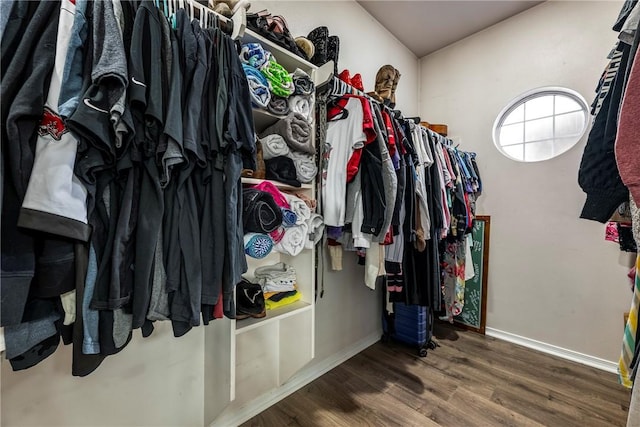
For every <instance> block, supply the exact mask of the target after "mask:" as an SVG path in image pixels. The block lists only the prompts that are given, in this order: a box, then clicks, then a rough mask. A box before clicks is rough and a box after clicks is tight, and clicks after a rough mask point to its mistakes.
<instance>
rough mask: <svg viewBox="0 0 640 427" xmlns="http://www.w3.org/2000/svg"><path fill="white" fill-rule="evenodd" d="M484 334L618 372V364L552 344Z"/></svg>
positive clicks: (488, 330) (494, 331) (493, 331)
mask: <svg viewBox="0 0 640 427" xmlns="http://www.w3.org/2000/svg"><path fill="white" fill-rule="evenodd" d="M485 332H486V334H487V335H488V336H490V337H493V338H497V339H499V340H503V341H508V342H512V343H514V344H519V345H521V346H523V347H527V348H531V349H533V350H538V351H541V352H543V353H547V354H551V355H552V356H558V357H561V358H563V359H567V360H571V361H572V362H577V363H581V364H583V365H587V366H591V367H592V368H597V369H601V370H603V371H607V372H612V373H614V374H615V373H617V372H618V364H617V363H616V362H611V361H609V360H605V359H600V358H599V357H594V356H589V355H588V354H584V353H579V352H577V351H573V350H569V349H566V348H562V347H558V346H556V345H553V344H547V343H544V342H542V341H537V340H533V339H531V338H527V337H523V336H520V335H516V334H512V333H511V332H505V331H501V330H499V329H493V328H486V331H485Z"/></svg>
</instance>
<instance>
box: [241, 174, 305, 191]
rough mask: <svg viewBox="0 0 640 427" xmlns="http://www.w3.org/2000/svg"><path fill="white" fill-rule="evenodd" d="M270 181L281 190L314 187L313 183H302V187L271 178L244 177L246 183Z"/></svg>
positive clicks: (243, 181)
mask: <svg viewBox="0 0 640 427" xmlns="http://www.w3.org/2000/svg"><path fill="white" fill-rule="evenodd" d="M264 181H269V182H271V183H272V184H273V185H275V186H276V187H277V188H278V189H280V190H311V189H312V188H313V185H312V184H302V186H301V187H294V186H293V185H289V184H285V183H283V182H279V181H274V180H271V179H258V178H245V177H242V184H245V185H258V184H260V183H261V182H264Z"/></svg>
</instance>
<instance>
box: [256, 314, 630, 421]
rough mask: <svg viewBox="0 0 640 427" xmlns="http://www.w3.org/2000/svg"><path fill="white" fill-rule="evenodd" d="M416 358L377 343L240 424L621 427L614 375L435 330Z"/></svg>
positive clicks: (625, 404)
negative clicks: (430, 346) (433, 343)
mask: <svg viewBox="0 0 640 427" xmlns="http://www.w3.org/2000/svg"><path fill="white" fill-rule="evenodd" d="M436 340H437V341H438V342H439V343H440V347H438V348H437V349H435V350H429V354H428V356H427V357H425V358H420V357H417V355H416V350H415V349H413V348H410V347H405V346H403V345H401V344H396V343H389V344H382V343H380V342H379V343H377V344H375V345H373V346H371V347H369V348H368V349H367V350H365V351H363V352H362V353H360V354H358V355H356V356H355V357H353V358H351V359H350V360H348V361H347V362H345V363H343V364H342V365H340V366H338V367H336V368H335V369H333V370H332V371H330V372H328V373H327V374H325V375H323V376H322V377H320V378H318V379H317V380H315V381H313V382H312V383H310V384H309V385H307V386H306V387H304V388H302V389H300V390H298V391H297V392H296V393H294V394H292V395H291V396H289V397H287V398H286V399H284V400H282V401H281V402H279V403H278V404H276V405H274V406H272V407H271V408H269V409H267V410H266V411H264V412H263V413H261V414H260V415H258V416H256V417H254V418H253V419H251V420H249V421H247V422H246V423H245V424H243V427H258V426H265V427H270V426H303V427H315V426H345V427H347V426H348V427H351V426H456V427H457V426H464V427H467V426H482V427H484V426H540V425H544V426H562V427H567V426H624V425H625V424H626V419H627V411H628V409H629V397H630V395H629V392H628V391H627V390H625V389H624V388H623V387H622V386H620V385H619V384H618V383H617V379H616V376H615V375H614V374H610V373H607V372H603V371H600V370H598V369H594V368H589V367H586V366H583V365H580V364H577V363H573V362H569V361H566V360H564V359H559V358H556V357H553V356H549V355H546V354H544V353H539V352H536V351H533V350H529V349H527V348H524V347H521V346H518V345H515V344H511V343H507V342H504V341H500V340H496V339H493V338H490V337H484V336H481V335H478V334H475V333H472V332H466V331H461V330H458V329H455V328H453V327H451V326H449V325H443V324H440V325H438V327H437V329H436Z"/></svg>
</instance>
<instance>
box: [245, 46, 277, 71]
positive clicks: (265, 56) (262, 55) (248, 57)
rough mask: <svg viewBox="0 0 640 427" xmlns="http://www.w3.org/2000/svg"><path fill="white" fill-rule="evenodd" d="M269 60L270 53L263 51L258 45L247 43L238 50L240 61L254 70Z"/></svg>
mask: <svg viewBox="0 0 640 427" xmlns="http://www.w3.org/2000/svg"><path fill="white" fill-rule="evenodd" d="M269 58H271V52H269V51H268V50H265V49H264V48H263V47H262V45H261V44H260V43H247V44H244V45H242V49H240V61H242V63H243V64H247V65H250V66H252V67H254V68H260V67H262V66H263V65H264V64H266V63H267V62H268V61H269Z"/></svg>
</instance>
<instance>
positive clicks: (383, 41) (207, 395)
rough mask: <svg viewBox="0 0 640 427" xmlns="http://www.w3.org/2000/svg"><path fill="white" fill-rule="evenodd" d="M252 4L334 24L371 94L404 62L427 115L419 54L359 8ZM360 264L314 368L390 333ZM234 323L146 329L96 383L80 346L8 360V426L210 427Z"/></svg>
mask: <svg viewBox="0 0 640 427" xmlns="http://www.w3.org/2000/svg"><path fill="white" fill-rule="evenodd" d="M252 3H253V6H252V10H253V11H258V10H261V9H262V8H269V10H271V11H272V12H274V13H276V14H282V15H284V16H285V17H286V19H287V21H288V23H289V25H290V28H291V31H292V33H293V34H294V35H306V34H307V33H308V32H309V31H310V30H311V29H313V28H315V27H316V26H318V25H327V26H328V27H329V30H330V33H331V34H336V35H338V36H339V37H340V39H341V43H342V44H341V47H340V60H339V65H340V69H341V70H342V69H343V68H349V70H351V73H352V74H355V73H357V72H360V73H361V74H362V75H363V80H364V84H365V89H366V90H373V86H374V82H375V75H376V72H377V70H378V69H379V68H380V66H382V65H384V64H387V63H388V64H392V65H394V66H395V67H396V68H397V69H399V70H400V71H401V73H402V78H401V79H400V83H399V86H398V91H397V100H398V102H397V104H398V107H399V108H401V109H402V110H403V111H404V112H405V114H406V115H415V114H417V112H418V60H417V58H416V57H415V56H414V55H413V54H412V53H411V52H410V51H409V50H408V49H406V48H405V47H404V46H403V45H402V44H400V42H398V41H397V40H396V39H395V38H393V37H392V36H391V35H390V33H389V32H388V31H387V30H386V29H384V28H383V27H382V26H381V25H380V24H379V23H378V22H377V21H375V20H374V19H373V18H372V17H371V16H370V15H369V14H368V13H366V12H365V11H364V9H362V8H361V7H360V6H359V5H358V4H357V3H355V2H352V1H340V2H320V1H314V2H293V1H292V2H259V1H255V2H252ZM355 262H356V259H355V256H354V255H345V259H344V264H345V270H344V271H343V272H342V273H327V274H326V284H325V296H324V298H322V299H319V300H318V302H317V307H316V327H317V330H316V359H315V360H314V362H312V364H311V365H310V366H309V367H308V368H306V369H307V371H309V370H311V369H313V365H314V364H318V363H321V362H322V361H323V360H326V359H327V358H329V357H330V356H332V355H334V354H335V353H338V352H340V351H342V350H344V349H345V348H348V347H349V346H350V345H352V344H354V343H356V342H357V341H359V340H362V339H364V338H367V337H371V336H374V335H379V334H380V332H381V314H380V313H381V308H380V307H381V303H380V295H379V293H378V292H372V291H370V290H369V289H368V288H366V287H365V286H364V284H362V275H363V270H362V267H359V266H357V265H355ZM220 322H225V323H224V325H222V324H221V323H220ZM225 327H227V329H228V323H227V322H226V321H216V324H215V325H212V326H209V327H208V328H209V329H208V330H207V331H206V334H205V331H204V329H203V328H198V329H196V330H194V331H192V332H190V333H189V334H188V335H187V336H185V337H183V338H180V339H176V338H173V336H172V333H171V328H170V325H168V324H165V325H163V326H161V327H159V330H157V331H156V332H155V333H154V334H153V335H152V337H150V338H149V339H142V338H140V336H139V332H136V337H135V338H134V340H133V342H132V343H131V344H130V345H129V346H128V347H127V348H126V349H125V350H123V352H122V353H120V354H118V355H115V356H111V357H109V358H107V359H106V360H105V361H104V362H103V364H102V366H101V367H100V368H98V370H97V371H96V372H94V373H93V374H91V375H90V376H88V377H86V378H74V377H72V376H71V351H70V348H60V349H58V351H57V352H56V353H55V354H54V355H52V356H51V357H50V358H49V359H47V360H45V361H44V362H43V363H42V364H40V365H39V366H37V367H35V368H33V369H30V370H28V371H24V372H17V373H16V372H11V368H10V366H9V364H8V363H7V362H6V361H4V362H3V363H2V372H1V380H2V395H1V396H2V399H1V404H2V419H1V422H2V423H4V425H6V426H10V425H11V426H14V425H15V426H19V425H24V426H27V425H28V426H36V425H37V426H45V425H60V426H63V425H64V426H74V425H77V426H80V425H82V426H87V425H109V426H116V425H129V426H133V425H135V426H152V425H180V426H197V425H203V424H207V425H208V424H209V422H210V421H211V420H212V417H213V414H215V413H217V412H218V408H217V405H216V402H215V396H216V390H217V388H215V387H212V385H211V384H210V383H206V384H205V379H206V380H207V381H209V380H212V381H224V382H228V381H229V378H228V374H227V373H226V372H225V369H227V368H226V367H227V366H228V365H229V363H228V362H229V361H228V360H220V361H217V360H212V358H211V354H212V353H213V350H212V348H213V347H214V346H216V345H223V346H225V345H226V346H228V345H229V341H228V337H225V336H224V334H223V333H222V332H221V331H223V330H224V328H225ZM205 335H206V336H207V340H205ZM217 337H222V338H217ZM302 374H304V372H303V373H302Z"/></svg>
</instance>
